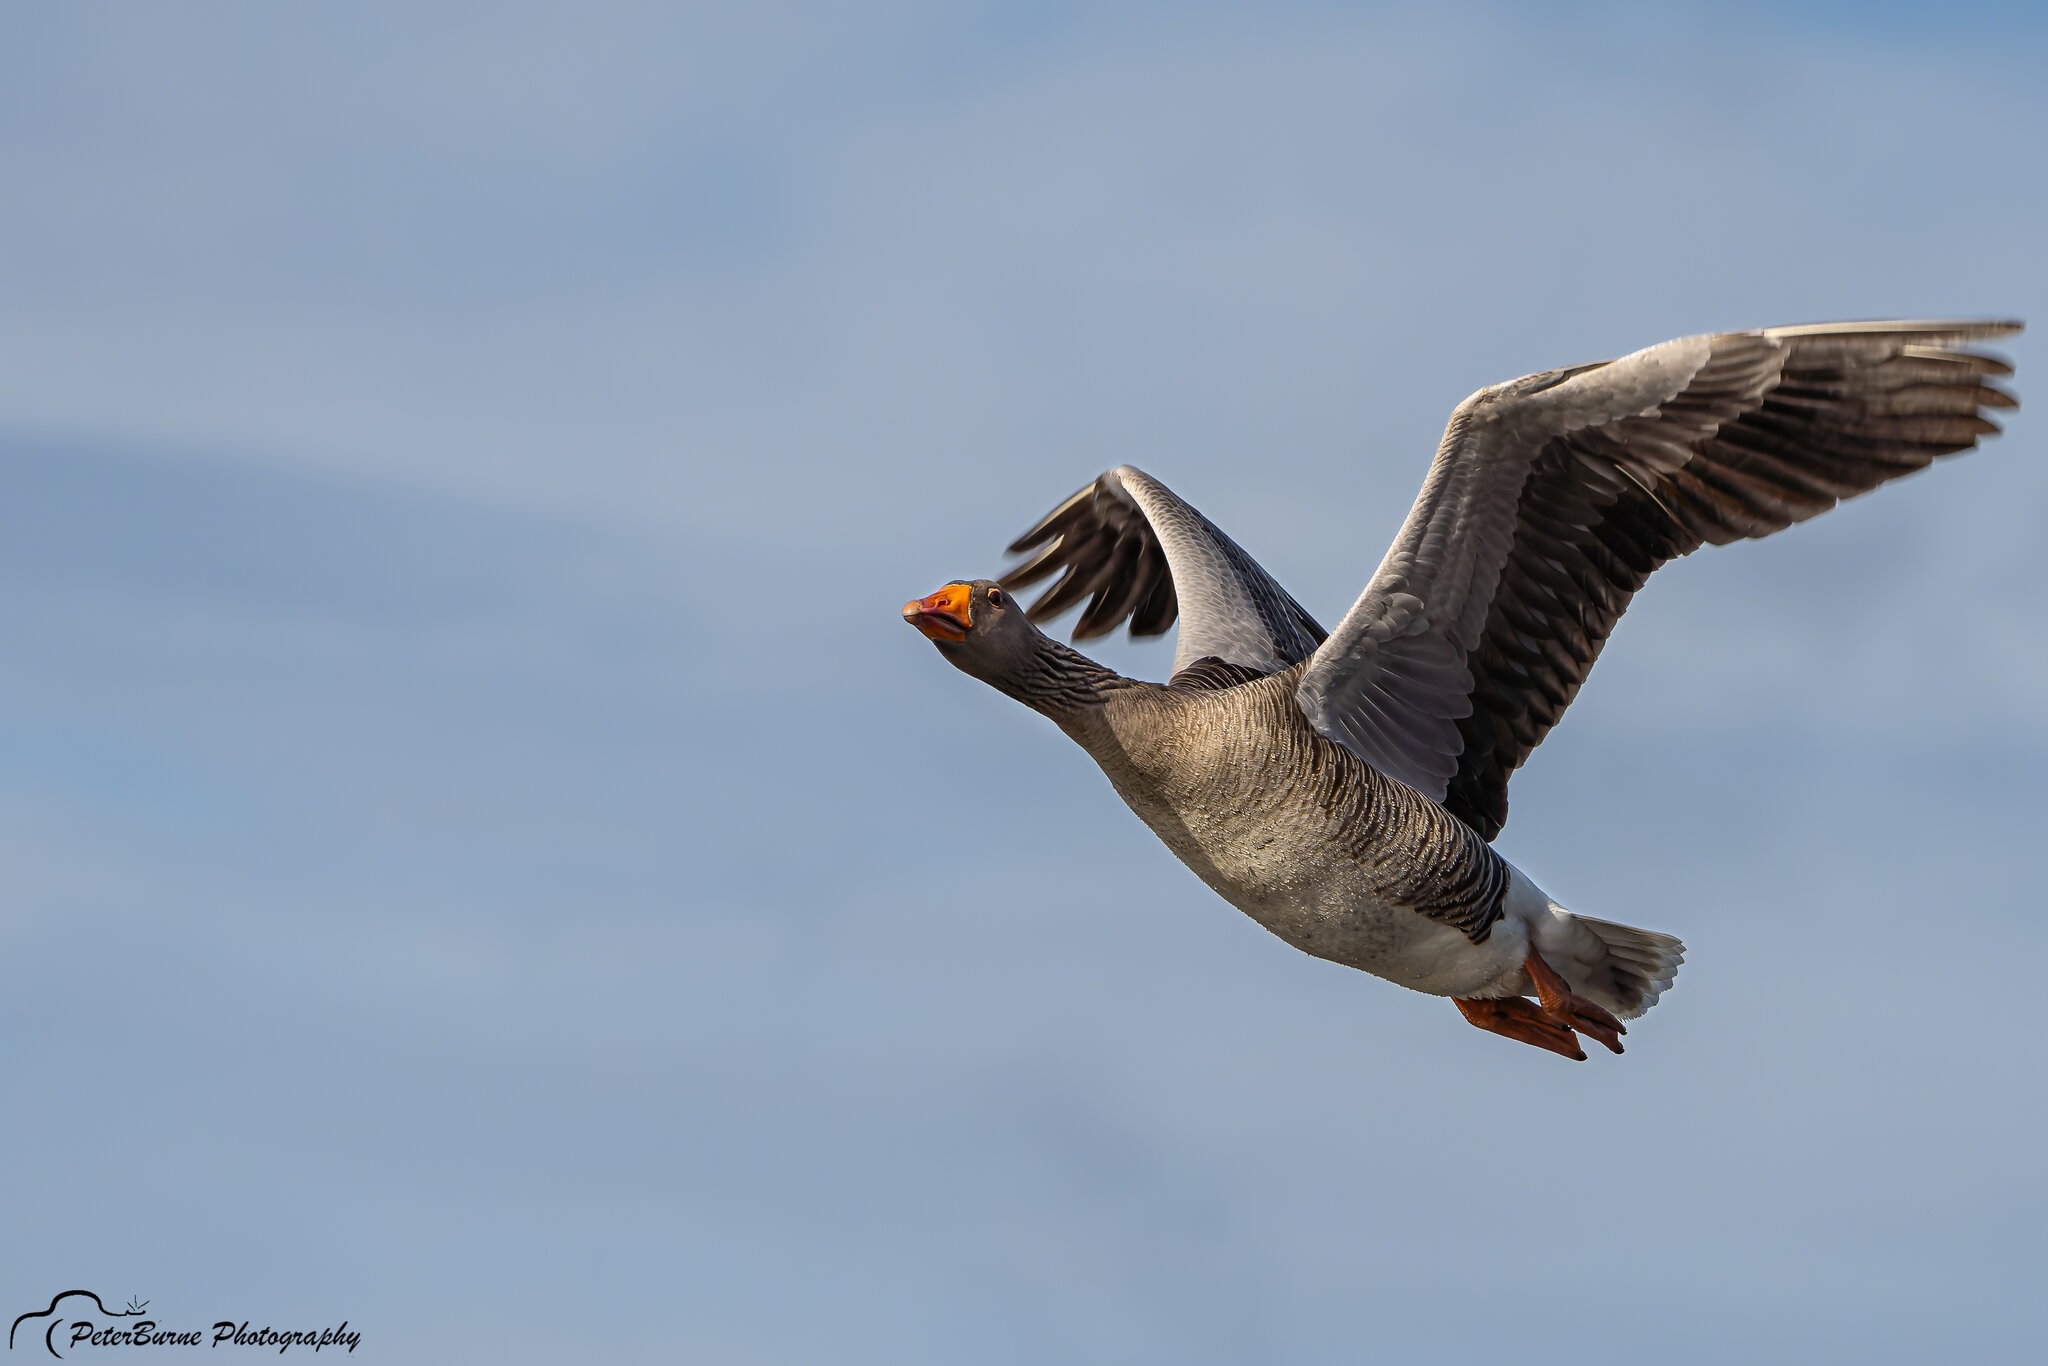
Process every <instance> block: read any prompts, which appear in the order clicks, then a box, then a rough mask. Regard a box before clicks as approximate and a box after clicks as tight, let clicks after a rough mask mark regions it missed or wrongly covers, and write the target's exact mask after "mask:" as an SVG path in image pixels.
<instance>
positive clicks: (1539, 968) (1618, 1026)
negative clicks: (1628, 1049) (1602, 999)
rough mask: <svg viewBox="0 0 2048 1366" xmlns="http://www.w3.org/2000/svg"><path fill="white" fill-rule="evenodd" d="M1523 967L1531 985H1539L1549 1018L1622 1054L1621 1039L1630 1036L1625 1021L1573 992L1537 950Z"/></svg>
mask: <svg viewBox="0 0 2048 1366" xmlns="http://www.w3.org/2000/svg"><path fill="white" fill-rule="evenodd" d="M1523 967H1524V968H1526V969H1527V971H1528V973H1529V980H1530V982H1532V983H1534V984H1535V987H1536V999H1537V1000H1538V1001H1539V1002H1541V1003H1542V1006H1543V1011H1544V1013H1545V1014H1547V1015H1549V1016H1550V1018H1551V1019H1553V1020H1556V1021H1557V1022H1558V1023H1559V1024H1562V1025H1568V1026H1570V1027H1571V1028H1573V1029H1576V1030H1578V1031H1579V1033H1581V1034H1584V1035H1585V1036H1586V1037H1587V1038H1589V1039H1597V1040H1599V1041H1600V1042H1601V1043H1602V1044H1604V1045H1606V1047H1607V1049H1608V1051H1609V1052H1613V1053H1619V1052H1620V1051H1621V1036H1622V1035H1624V1034H1626V1033H1628V1030H1627V1029H1625V1028H1624V1027H1623V1026H1622V1023H1621V1021H1619V1020H1617V1019H1615V1018H1614V1016H1613V1015H1612V1014H1610V1013H1609V1012H1608V1011H1606V1010H1604V1009H1602V1008H1601V1007H1600V1006H1597V1005H1595V1004H1593V1003H1592V1002H1591V1001H1589V1000H1587V999H1586V998H1585V997H1583V996H1580V995H1578V994H1576V993H1575V992H1573V991H1572V989H1571V988H1570V987H1569V986H1567V985H1566V984H1565V980H1564V978H1562V977H1560V976H1559V975H1558V973H1557V969H1555V968H1553V967H1551V966H1550V964H1548V963H1546V962H1544V961H1543V960H1542V958H1540V957H1538V956H1537V953H1536V950H1534V949H1531V950H1529V958H1528V961H1527V962H1526V963H1524V964H1523Z"/></svg>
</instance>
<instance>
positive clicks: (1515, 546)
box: [1296, 322, 2019, 839]
mask: <svg viewBox="0 0 2048 1366" xmlns="http://www.w3.org/2000/svg"><path fill="white" fill-rule="evenodd" d="M2018 330H2019V324H2018V323H2010V322H1873V323H1829V324H1822V325H1817V326H1806V327H1777V328H1766V329H1763V330H1759V331H1754V332H1728V333H1721V334H1719V335H1711V336H1699V337H1684V338H1680V339H1679V340H1677V341H1670V342H1665V343H1664V344H1662V345H1661V346H1652V347H1650V348H1648V349H1647V350H1643V351H1638V352H1636V353H1635V354H1634V355H1631V356H1625V357H1623V358H1622V359H1620V360H1616V361H1608V362H1604V363H1601V364H1595V365H1582V366H1577V367H1575V368H1572V369H1568V370H1552V371H1549V372H1547V373H1545V374H1540V375H1530V376H1528V377H1526V378H1524V379H1518V380H1514V381H1511V382H1509V383H1507V384H1500V385H1495V386H1494V387H1493V388H1490V389H1483V390H1481V391H1480V392H1478V393H1476V394H1474V395H1473V396H1472V397H1470V398H1468V399H1466V400H1465V401H1464V402H1463V403H1461V404H1459V405H1458V408H1457V410H1456V411H1455V412H1454V413H1452V415H1451V421H1450V425H1449V427H1448V428H1447V429H1446V430H1445V432H1444V439H1443V444H1442V445H1441V446H1440V447H1439V448H1438V450H1437V455H1436V462H1435V464H1434V465H1432V466H1431V468H1430V472H1429V477H1428V479H1427V480H1426V481H1425V482H1424V484H1423V486H1422V493H1421V495H1420V496H1419V497H1418V498H1417V499H1416V502H1415V507H1414V510H1413V511H1411V512H1410V513H1409V514H1408V520H1407V522H1406V523H1405V524H1404V525H1403V526H1402V528H1401V533H1400V535H1399V536H1398V537H1397V538H1396V539H1395V541H1394V544H1393V547H1392V548H1391V549H1389V550H1388V551H1387V555H1386V558H1385V559H1384V560H1383V561H1382V562H1381V563H1380V567H1379V570H1378V572H1377V573H1375V574H1374V575H1373V578H1372V582H1371V583H1369V584H1368V585H1367V586H1366V589H1365V592H1364V594H1363V595H1361V596H1360V597H1359V599H1358V601H1357V602H1356V603H1355V604H1354V605H1353V606H1352V608H1351V610H1350V612H1349V613H1347V614H1346V615H1345V617H1344V620H1343V621H1342V622H1340V623H1339V624H1338V626H1337V630H1336V632H1335V633H1334V634H1333V635H1331V636H1330V638H1329V639H1328V640H1326V641H1324V642H1323V644H1322V645H1321V647H1320V648H1319V649H1317V651H1316V653H1315V656H1314V658H1313V659H1312V660H1311V661H1310V662H1309V665H1308V667H1307V668H1306V669H1305V670H1304V671H1303V673H1302V677H1301V681H1300V685H1299V688H1298V690H1297V693H1296V698H1297V700H1298V701H1299V703H1300V705H1301V709H1302V711H1303V712H1304V713H1306V715H1307V716H1308V718H1309V720H1310V721H1311V722H1312V723H1313V724H1314V725H1315V727H1316V728H1317V729H1318V730H1319V731H1321V732H1322V733H1323V734H1324V735H1326V736H1328V737H1329V738H1330V739H1332V740H1335V741H1338V742H1339V743H1341V744H1343V745H1345V746H1347V747H1348V748H1350V749H1351V750H1352V751H1353V752H1354V753H1356V754H1358V755H1359V756H1360V757H1361V758H1363V759H1365V760H1367V761H1368V762H1370V763H1372V764H1374V765H1376V766H1378V767H1379V768H1380V769H1381V770H1383V771H1384V772H1387V773H1390V774H1392V775H1393V776H1394V777H1397V778H1399V779H1401V780H1402V781H1404V782H1406V783H1409V784H1410V785H1412V786H1414V787H1416V788H1418V789H1420V790H1421V791H1422V792H1424V793H1426V794H1428V795H1429V796H1431V797H1433V798H1435V799H1437V800H1438V801H1441V802H1442V803H1443V804H1444V805H1445V806H1446V807H1447V808H1449V809H1450V810H1451V812H1452V813H1453V814H1455V815H1457V816H1458V817H1459V818H1461V819H1462V820H1464V821H1466V822H1467V823H1469V824H1470V825H1472V826H1473V827H1474V828H1475V829H1477V830H1478V831H1479V832H1480V833H1481V834H1483V835H1485V836H1486V837H1487V838H1488V839H1492V838H1493V837H1494V836H1495V835H1496V834H1498V833H1499V832H1500V828H1501V826H1502V824H1503V823H1504V822H1505V821H1506V820H1507V783H1508V776H1509V775H1510V774H1511V773H1513V772H1514V771H1515V769H1516V768H1518V767H1519V766H1520V765H1521V764H1522V762H1523V760H1525V759H1527V758H1528V757H1529V752H1530V751H1531V750H1533V749H1534V748H1535V747H1536V745H1537V743H1538V742H1539V741H1541V740H1542V739H1543V736H1544V735H1545V733H1546V732H1548V731H1549V729H1550V728H1551V726H1553V725H1555V724H1556V722H1557V719H1558V717H1559V716H1561V715H1562V714H1563V712H1564V709H1565V707H1566V706H1567V705H1569V704H1570V702H1571V700H1572V697H1573V696H1574V695H1575V694H1576V693H1577V692H1578V689H1579V685H1580V684H1581V683H1582V682H1584V681H1585V677H1586V673H1587V671H1588V670H1589V669H1591V668H1592V667H1593V661H1594V659H1595V658H1597V657H1598V656H1599V653H1600V647H1601V646H1602V645H1603V644H1604V643H1605V642H1606V640H1607V635H1608V633H1609V632H1610V631H1612V630H1613V629H1614V623H1615V621H1616V620H1617V619H1618V618H1619V617H1620V616H1621V613H1622V610H1623V609H1624V608H1626V607H1627V606H1628V601H1629V598H1630V596H1631V595H1632V594H1634V592H1635V591H1636V589H1638V588H1640V587H1641V586H1642V584H1643V581H1644V580H1645V579H1647V578H1648V577H1649V575H1650V573H1651V571H1653V570H1654V569H1656V568H1657V566H1658V565H1661V564H1663V563H1664V562H1665V561H1667V560H1669V559H1672V558H1674V557H1676V556H1679V555H1684V554H1686V553H1688V552H1690V551H1692V550H1695V549H1697V548H1698V547H1699V546H1700V545H1701V544H1702V543H1706V542H1711V543H1713V544H1716V545H1721V544H1725V543H1727V542H1729V541H1737V540H1745V539H1749V538H1753V537H1759V536H1768V535H1769V534H1771V533H1772V532H1774V531H1778V530H1781V529H1783V528H1784V527H1786V526H1789V525H1790V524H1792V523H1793V522H1800V521H1804V520H1806V519H1807V518H1809V517H1812V516H1814V515H1816V514H1817V513H1821V512H1824V511H1826V510H1827V509H1828V508H1831V507H1833V506H1834V505H1835V504H1836V503H1837V502H1838V501H1840V500H1841V499H1843V498H1847V497H1851V496H1853V495H1855V494H1858V493H1861V492H1863V491H1864V490H1866V489H1871V488H1875V487H1877V486H1878V485H1879V484H1882V483H1885V482H1887V481H1888V480H1892V479H1896V478H1898V477H1899V476H1900V475H1903V474H1910V473H1911V472H1912V471H1914V470H1917V469H1920V468H1922V467H1923V466H1925V465H1926V464H1928V463H1929V462H1930V461H1932V460H1933V459H1935V458H1936V457H1937V456H1942V455H1949V454H1952V453H1954V452H1957V451H1963V450H1968V449H1969V448H1971V447H1972V446H1974V445H1976V443H1977V440H1978V438H1979V437H1982V436H1986V435H1989V434H1991V433H1993V432H1996V431H1997V430H1998V426H1997V424H1996V423H1994V422H1992V421H1991V420H1990V419H1989V418H1987V417H1986V416H1985V410H1987V409H1991V408H2010V407H2014V406H2016V404H2015V400H2014V399H2013V398H2012V396H2011V395H2010V394H2008V393H2006V392H2005V391H2004V390H2002V389H2000V388H1998V387H1997V386H1996V385H1995V384H1993V383H1992V382H1991V381H1992V380H1994V379H1996V378H1997V377H2000V376H2003V375H2009V374H2011V373H2012V369H2011V367H2010V366H2008V365H2006V364H2005V363H2004V362H2003V361H2000V360H1998V359H1996V358H1994V357H1991V356H1986V355H1982V354H1979V353H1976V352H1973V351H1969V350H1965V349H1961V344H1962V343H1966V342H1969V341H1973V340H1977V339H1980V338H1986V337H1996V336H2002V335H2006V334H2009V333H2013V332H2017V331H2018Z"/></svg>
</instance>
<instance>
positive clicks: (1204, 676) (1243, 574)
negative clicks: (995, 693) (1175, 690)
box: [1001, 465, 1328, 684]
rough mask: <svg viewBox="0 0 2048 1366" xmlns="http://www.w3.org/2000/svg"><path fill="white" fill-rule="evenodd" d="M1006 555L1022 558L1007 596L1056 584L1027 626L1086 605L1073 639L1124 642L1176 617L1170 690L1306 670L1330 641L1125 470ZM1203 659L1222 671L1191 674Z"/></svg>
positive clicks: (1183, 511) (1246, 563)
mask: <svg viewBox="0 0 2048 1366" xmlns="http://www.w3.org/2000/svg"><path fill="white" fill-rule="evenodd" d="M1032 552H1036V553H1032ZM1010 553H1011V554H1013V555H1022V554H1031V558H1030V559H1028V560H1026V561H1025V562H1024V563H1023V564H1020V565H1018V566H1017V567H1016V568H1015V569H1012V570H1011V571H1010V572H1009V573H1007V574H1005V575H1004V576H1003V577H1002V580H1001V582H1002V584H1003V586H1004V587H1005V588H1009V589H1012V590H1015V589H1018V588H1022V587H1027V586H1029V585H1031V584H1034V583H1037V582H1038V581H1039V580H1041V579H1045V578H1049V577H1051V576H1052V575H1053V574H1054V573H1059V574H1060V578H1059V580H1058V581H1057V582H1055V583H1054V584H1053V586H1052V587H1051V588H1049V589H1047V590H1046V592H1045V593H1044V594H1043V595H1041V596H1040V597H1039V599H1038V601H1036V602H1034V603H1032V604H1031V607H1030V609H1029V610H1030V614H1031V618H1032V620H1034V621H1038V622H1044V621H1049V620H1051V619H1052V618H1054V617H1056V616H1058V615H1059V614H1060V613H1062V612H1064V611H1066V610H1067V609H1068V608H1070V607H1072V606H1073V605H1074V604H1076V603H1078V602H1080V601H1081V600H1082V599H1083V598H1087V599H1088V606H1087V609H1086V610H1085V611H1083V612H1082V613H1081V620H1080V621H1079V622H1078V623H1076V625H1075V627H1074V639H1075V640H1087V639H1089V638H1090V637H1093V636H1104V635H1108V634H1109V633H1110V632H1112V631H1114V630H1116V628H1117V627H1118V626H1120V625H1122V624H1123V623H1124V622H1125V621H1126V620H1128V621H1129V622H1130V624H1131V634H1132V635H1134V636H1156V635H1160V634H1162V633H1164V632H1165V630H1166V628H1167V627H1169V626H1171V625H1173V622H1174V618H1175V617H1176V616H1178V617H1179V618H1180V639H1179V642H1178V644H1177V645H1176V647H1175V649H1174V655H1173V669H1174V676H1175V680H1176V681H1184V682H1191V683H1201V682H1208V683H1212V684H1213V683H1217V682H1241V681H1243V680H1244V679H1245V678H1249V677H1254V676H1260V675H1264V674H1270V673H1277V672H1279V671H1280V670H1282V669H1284V668H1287V667H1288V666H1289V665H1292V664H1298V663H1300V662H1301V661H1302V660H1304V659H1307V658H1308V657H1309V655H1310V654H1311V653H1312V652H1313V651H1314V650H1315V648H1316V646H1317V645H1318V644H1320V643H1321V642H1322V640H1323V638H1324V636H1325V635H1326V634H1328V633H1327V632H1325V631H1324V630H1323V628H1322V627H1321V626H1319V625H1317V624H1316V619H1315V618H1314V617H1312V616H1310V615H1309V614H1308V613H1307V612H1306V611H1305V610H1303V608H1302V606H1301V604H1300V603H1298V602H1296V601H1295V600H1294V599H1293V598H1291V597H1289V596H1288V595H1287V590H1286V589H1284V588H1282V587H1281V586H1280V585H1279V584H1277V583H1275V582H1273V576H1272V575H1270V574H1268V573H1267V572H1266V571H1265V570H1264V569H1262V568H1260V567H1259V562H1258V561H1257V560H1254V559H1253V558H1252V557H1251V556H1249V555H1247V554H1245V553H1244V551H1243V550H1242V549H1240V548H1239V547H1238V545H1237V543H1236V542H1235V541H1233V540H1231V539H1230V538H1229V537H1228V536H1225V535H1224V534H1223V533H1222V532H1221V531H1218V530H1217V529H1216V525H1215V523H1213V522H1211V521H1210V520H1209V519H1208V518H1207V517H1204V516H1203V515H1202V514H1201V513H1199V512H1197V511H1195V510H1194V509H1193V508H1192V507H1189V506H1188V505H1187V504H1186V503H1184V502H1182V501H1181V500H1180V499H1179V498H1178V497H1176V496H1175V495H1174V492H1173V490H1171V489H1169V488H1167V487H1166V485H1164V484H1162V483H1160V482H1159V481H1158V480H1156V479H1154V478H1152V477H1151V476H1150V475H1148V474H1146V473H1145V472H1144V471H1142V470H1138V469H1134V468H1132V467H1131V466H1129V465H1120V466H1118V467H1117V468H1116V469H1113V470H1111V471H1109V472H1108V473H1107V474H1104V475H1103V476H1102V477H1101V478H1100V479H1097V480H1096V481H1095V482H1094V483H1092V484H1090V485H1088V487H1086V488H1084V489H1082V490H1081V491H1080V492H1079V493H1076V494H1075V495H1074V496H1073V497H1071V498H1069V499H1067V501H1066V502H1064V503H1061V504H1060V505H1059V506H1058V507H1056V508H1054V509H1053V510H1052V511H1051V512H1049V513H1047V514H1046V517H1045V520H1043V521H1041V522H1040V523H1039V524H1038V525H1037V526H1035V527H1033V528H1031V530H1029V531H1027V532H1025V533H1024V534H1023V535H1022V536H1020V537H1018V538H1017V540H1016V543H1015V544H1013V545H1012V546H1011V547H1010ZM1209 660H1215V661H1220V662H1221V663H1222V664H1223V665H1226V666H1232V667H1230V668H1225V669H1217V668H1216V667H1215V666H1213V665H1209V666H1205V667H1204V668H1201V669H1196V667H1195V666H1197V665H1201V664H1203V663H1204V661H1209ZM1191 669H1192V670H1194V673H1193V674H1192V675H1191V676H1190V677H1189V678H1187V679H1182V678H1181V675H1182V674H1183V673H1184V672H1187V671H1189V670H1191Z"/></svg>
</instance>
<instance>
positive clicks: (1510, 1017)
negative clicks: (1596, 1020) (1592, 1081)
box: [1456, 996, 1586, 1062]
mask: <svg viewBox="0 0 2048 1366" xmlns="http://www.w3.org/2000/svg"><path fill="white" fill-rule="evenodd" d="M1456 1004H1457V1007H1458V1009H1459V1010H1461V1011H1463V1012H1464V1013H1465V1018H1466V1019H1468V1020H1470V1021H1471V1022H1472V1023H1473V1024H1475V1025H1477V1026H1479V1028H1481V1029H1484V1030H1487V1031H1489V1032H1491V1033H1494V1034H1499V1035H1501V1036H1503V1037H1504V1038H1509V1039H1514V1040H1516V1041H1517V1042H1519V1043H1526V1044H1533V1045H1535V1046H1536V1047H1537V1048H1544V1049H1548V1050H1549V1051H1551V1052H1552V1053H1557V1054H1561V1055H1562V1056H1564V1057H1567V1058H1570V1059H1571V1060H1572V1061H1574V1062H1584V1061H1585V1060H1586V1052H1585V1050H1584V1049H1582V1048H1580V1047H1579V1040H1578V1038H1577V1036H1576V1035H1574V1034H1573V1033H1572V1031H1571V1029H1570V1028H1569V1027H1567V1026H1566V1025H1564V1024H1561V1023H1559V1022H1558V1021H1557V1020H1555V1019H1553V1018H1552V1017H1551V1015H1550V1013H1549V1012H1548V1011H1546V1010H1544V1009H1543V1007H1542V1006H1539V1005H1537V1004H1536V1003H1535V1002H1534V1001H1531V1000H1529V999H1528V998H1527V997H1524V996H1504V997H1501V998H1500V999H1498V1000H1492V1001H1467V1000H1457V1001H1456Z"/></svg>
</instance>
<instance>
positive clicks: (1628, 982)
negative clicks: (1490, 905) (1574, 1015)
mask: <svg viewBox="0 0 2048 1366" xmlns="http://www.w3.org/2000/svg"><path fill="white" fill-rule="evenodd" d="M1547 920H1548V923H1547V924H1542V925H1541V926H1540V928H1539V929H1538V931H1537V935H1536V940H1537V945H1538V947H1539V948H1540V949H1541V951H1542V953H1543V956H1544V959H1545V961H1546V962H1548V963H1549V964H1550V965H1551V966H1552V967H1553V968H1556V969H1557V971H1558V972H1559V973H1560V974H1561V975H1562V976H1563V977H1564V979H1565V981H1566V982H1568V983H1570V984H1571V988H1572V990H1573V991H1576V992H1577V993H1579V995H1581V996H1584V997H1585V998H1587V999H1588V1000H1590V1001H1594V1002H1596V1003H1598V1004H1600V1005H1603V1006H1605V1007H1606V1008H1607V1009H1609V1010H1611V1011H1613V1012H1614V1013H1615V1014H1616V1015H1618V1016H1620V1017H1621V1018H1622V1019H1624V1020H1633V1019H1634V1018H1635V1017H1636V1016H1638V1015H1640V1014H1642V1013H1643V1012H1644V1011H1646V1010H1648V1009H1649V1008H1650V1007H1651V1006H1653V1005H1655V1004H1657V998H1658V997H1659V996H1662V995H1663V994H1664V993H1665V992H1666V991H1668V990H1670V988H1671V982H1672V979H1673V978H1675V977H1677V976H1678V965H1679V964H1680V963H1682V962H1684V961H1685V945H1684V944H1682V943H1680V942H1679V941H1678V940H1676V939H1674V938H1672V937H1671V936H1670V935H1668V934H1658V933H1657V932H1656V931H1655V930H1639V929H1637V928H1636V927H1635V926H1633V925H1617V924H1615V923H1614V922H1613V921H1611V920H1594V919H1592V918H1591V917H1590V916H1583V915H1573V914H1572V913H1571V912H1570V911H1567V910H1565V909H1564V908H1563V907H1562V906H1559V905H1557V904H1556V903H1555V902H1552V903H1551V907H1550V915H1549V917H1547Z"/></svg>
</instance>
